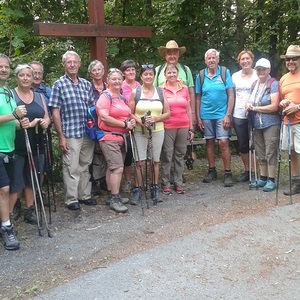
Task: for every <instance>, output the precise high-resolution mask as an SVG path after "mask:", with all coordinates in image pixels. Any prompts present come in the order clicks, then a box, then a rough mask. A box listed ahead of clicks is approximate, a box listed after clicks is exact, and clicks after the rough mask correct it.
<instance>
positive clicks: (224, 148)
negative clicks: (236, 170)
mask: <svg viewBox="0 0 300 300" xmlns="http://www.w3.org/2000/svg"><path fill="white" fill-rule="evenodd" d="M219 146H220V150H221V156H222V160H223V164H224V169H225V170H230V165H231V153H230V148H229V139H223V140H219Z"/></svg>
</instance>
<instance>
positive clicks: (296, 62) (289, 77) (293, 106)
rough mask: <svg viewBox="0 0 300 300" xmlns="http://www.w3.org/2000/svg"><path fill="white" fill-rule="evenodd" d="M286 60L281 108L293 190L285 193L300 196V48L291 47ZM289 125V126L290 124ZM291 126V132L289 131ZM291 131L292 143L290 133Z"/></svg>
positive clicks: (283, 141) (284, 56)
mask: <svg viewBox="0 0 300 300" xmlns="http://www.w3.org/2000/svg"><path fill="white" fill-rule="evenodd" d="M280 58H282V59H284V60H285V65H286V68H287V69H288V70H289V72H288V73H287V74H285V75H283V76H282V77H281V79H280V97H281V99H282V100H281V102H280V104H279V105H280V106H281V107H282V108H283V114H284V115H285V117H284V127H283V138H282V149H284V150H287V149H288V147H289V144H288V143H290V147H291V173H292V188H291V191H290V190H289V189H288V190H287V191H284V192H283V193H284V194H285V195H290V194H291V195H294V194H300V176H299V168H300V47H299V46H298V45H291V46H289V47H288V48H287V51H286V54H285V55H280ZM288 123H289V124H288ZM288 126H290V130H288ZM289 131H290V141H289V140H288V132H289Z"/></svg>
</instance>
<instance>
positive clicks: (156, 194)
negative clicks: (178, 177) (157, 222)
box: [150, 184, 163, 205]
mask: <svg viewBox="0 0 300 300" xmlns="http://www.w3.org/2000/svg"><path fill="white" fill-rule="evenodd" d="M150 191H151V199H152V201H153V205H156V204H157V203H160V202H163V201H162V199H161V198H160V191H159V186H158V185H157V184H153V185H151V187H150Z"/></svg>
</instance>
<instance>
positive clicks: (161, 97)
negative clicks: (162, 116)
mask: <svg viewBox="0 0 300 300" xmlns="http://www.w3.org/2000/svg"><path fill="white" fill-rule="evenodd" d="M155 88H156V90H157V94H158V97H159V100H160V102H161V103H162V105H163V109H164V94H163V90H162V88H161V87H159V86H157V87H155ZM141 94H142V87H141V86H140V85H139V86H137V87H136V91H135V97H134V100H135V106H134V110H135V107H136V105H137V103H138V102H139V101H140V100H141Z"/></svg>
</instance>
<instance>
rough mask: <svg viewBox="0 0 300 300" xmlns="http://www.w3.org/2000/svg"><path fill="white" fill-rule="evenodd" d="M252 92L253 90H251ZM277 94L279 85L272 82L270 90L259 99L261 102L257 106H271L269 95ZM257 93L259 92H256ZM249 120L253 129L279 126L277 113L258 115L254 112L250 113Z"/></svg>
mask: <svg viewBox="0 0 300 300" xmlns="http://www.w3.org/2000/svg"><path fill="white" fill-rule="evenodd" d="M251 92H253V88H252V89H251ZM278 92H279V83H278V81H276V80H274V81H273V82H272V84H271V89H267V90H266V91H265V92H264V94H263V96H262V97H261V101H260V103H259V104H258V105H259V106H265V105H269V104H271V94H273V93H278ZM257 93H259V90H258V91H257ZM250 118H251V120H252V126H253V128H255V129H265V128H268V127H270V126H273V125H278V124H280V115H279V113H278V112H274V113H271V114H270V113H269V114H267V113H259V112H255V111H251V113H250Z"/></svg>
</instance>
